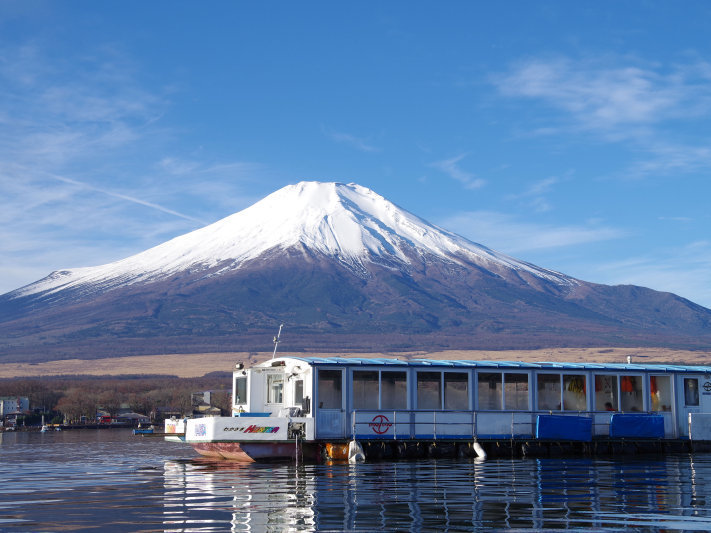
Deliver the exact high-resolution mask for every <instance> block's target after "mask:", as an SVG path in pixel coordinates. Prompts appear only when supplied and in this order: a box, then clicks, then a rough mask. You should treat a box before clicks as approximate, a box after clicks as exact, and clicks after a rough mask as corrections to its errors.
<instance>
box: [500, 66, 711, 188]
mask: <svg viewBox="0 0 711 533" xmlns="http://www.w3.org/2000/svg"><path fill="white" fill-rule="evenodd" d="M491 80H492V82H493V83H494V85H495V86H496V87H497V88H498V90H499V92H500V94H502V95H504V96H506V97H508V98H520V99H526V100H533V101H538V102H541V103H543V104H544V105H545V106H547V108H548V109H549V110H551V109H552V110H557V111H559V112H560V113H559V114H555V113H550V112H549V113H547V114H546V115H545V118H544V119H542V120H545V122H546V123H545V124H540V123H539V124H537V125H536V126H535V127H534V128H532V130H531V133H533V134H536V135H554V134H561V133H566V134H569V133H581V132H586V133H591V134H594V135H596V136H597V137H598V138H599V139H600V140H603V141H605V142H611V143H627V144H628V145H630V147H632V149H633V150H634V158H636V161H634V160H633V161H634V162H632V163H631V164H630V165H629V166H628V168H626V169H623V170H620V172H619V173H618V174H619V176H621V177H629V178H641V177H646V176H649V175H672V174H675V173H680V172H684V173H685V172H694V171H697V170H699V169H709V168H711V149H710V148H709V144H710V143H711V139H710V138H709V137H710V136H709V135H708V134H706V135H704V134H703V133H702V134H701V135H699V134H698V133H697V132H705V131H706V130H705V129H703V127H701V126H700V125H702V124H705V122H707V121H708V119H709V115H711V63H709V62H706V61H702V60H698V61H696V62H693V63H686V64H674V65H671V66H668V65H662V64H650V63H645V62H642V61H640V60H638V59H636V58H632V57H625V56H617V57H616V56H609V55H608V56H604V57H600V58H595V59H577V60H573V59H572V58H567V57H555V58H546V59H541V58H538V59H530V60H528V61H523V62H519V63H517V64H515V65H513V66H512V67H511V68H510V69H508V71H506V72H504V73H502V74H499V75H496V76H493V77H492V78H491ZM700 127H701V129H699V128H700ZM685 128H688V130H689V131H690V132H693V135H688V136H686V137H685V136H684V134H683V132H684V131H685ZM704 136H705V137H706V138H704ZM671 139H675V140H674V141H672V140H671Z"/></svg>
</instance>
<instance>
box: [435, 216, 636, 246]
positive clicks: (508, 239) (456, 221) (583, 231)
mask: <svg viewBox="0 0 711 533" xmlns="http://www.w3.org/2000/svg"><path fill="white" fill-rule="evenodd" d="M438 224H439V225H440V226H442V227H444V228H448V229H450V230H452V231H454V232H455V233H458V234H460V235H462V236H464V237H466V238H468V239H470V240H473V241H475V242H479V243H482V244H484V245H485V246H488V247H490V248H494V249H496V250H499V251H501V252H504V253H507V254H521V253H524V252H531V251H538V250H546V249H554V248H562V247H566V246H578V245H582V244H588V243H592V242H599V241H606V240H610V239H618V238H621V237H623V236H624V235H625V232H624V231H621V230H619V229H615V228H609V227H604V226H597V225H594V226H591V227H581V226H550V225H548V226H547V225H542V224H531V223H525V222H520V221H518V220H517V219H516V218H515V217H514V216H511V215H507V214H504V213H497V212H492V211H471V212H465V213H459V214H457V215H454V216H451V217H448V218H446V219H444V220H441V221H439V222H438Z"/></svg>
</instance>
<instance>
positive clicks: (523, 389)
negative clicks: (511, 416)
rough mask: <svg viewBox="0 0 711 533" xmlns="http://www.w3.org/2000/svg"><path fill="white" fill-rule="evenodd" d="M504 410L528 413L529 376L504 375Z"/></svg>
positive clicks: (507, 373) (506, 373)
mask: <svg viewBox="0 0 711 533" xmlns="http://www.w3.org/2000/svg"><path fill="white" fill-rule="evenodd" d="M504 404H505V406H504V409H507V410H512V411H528V374H514V373H510V372H505V373H504Z"/></svg>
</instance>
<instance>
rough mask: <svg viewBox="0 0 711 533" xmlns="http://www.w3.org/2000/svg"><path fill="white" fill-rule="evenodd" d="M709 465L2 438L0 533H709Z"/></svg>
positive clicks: (65, 435) (69, 435)
mask: <svg viewBox="0 0 711 533" xmlns="http://www.w3.org/2000/svg"><path fill="white" fill-rule="evenodd" d="M710 478H711V455H708V454H697V455H675V456H668V457H657V456H654V457H651V458H642V457H637V458H634V457H633V458H624V459H623V458H620V459H619V460H598V459H594V460H593V459H536V460H534V459H515V460H504V459H495V460H487V461H485V462H467V461H449V460H439V461H413V462H399V463H388V462H382V463H365V464H358V465H348V464H334V465H303V466H299V467H298V468H297V467H295V466H294V465H290V464H277V465H240V464H236V463H229V462H210V461H205V460H202V459H197V458H196V456H195V454H194V452H193V451H192V449H190V448H187V447H185V446H182V445H180V444H171V443H166V442H163V441H162V440H161V439H158V438H142V437H134V436H132V435H130V432H129V433H126V432H120V431H77V432H70V431H66V432H61V433H57V434H39V433H35V434H29V433H24V434H22V433H18V434H0V531H3V532H5V531H76V530H84V531H86V530H100V531H181V532H183V531H186V532H187V531H200V532H208V531H235V532H242V531H376V530H387V531H491V530H497V529H498V530H503V529H514V530H516V529H518V530H522V529H536V530H549V529H576V530H582V531H621V530H623V529H627V528H629V529H632V530H644V531H679V530H683V531H694V530H696V531H710V530H711V509H709V507H710V506H711V485H710V484H707V483H706V482H705V480H707V479H710Z"/></svg>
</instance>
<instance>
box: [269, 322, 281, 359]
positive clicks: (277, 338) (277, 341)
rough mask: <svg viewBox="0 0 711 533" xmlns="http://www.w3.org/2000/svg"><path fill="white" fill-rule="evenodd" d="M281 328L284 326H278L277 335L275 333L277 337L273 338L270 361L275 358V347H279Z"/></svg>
mask: <svg viewBox="0 0 711 533" xmlns="http://www.w3.org/2000/svg"><path fill="white" fill-rule="evenodd" d="M283 327H284V324H279V333H277V336H276V337H274V353H273V354H272V359H274V358H275V357H276V351H277V346H279V340H280V338H281V328H283Z"/></svg>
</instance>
